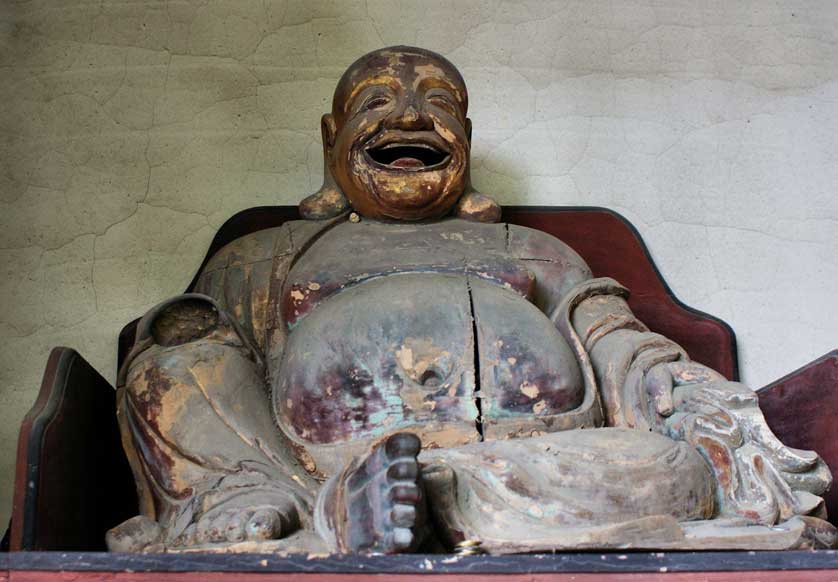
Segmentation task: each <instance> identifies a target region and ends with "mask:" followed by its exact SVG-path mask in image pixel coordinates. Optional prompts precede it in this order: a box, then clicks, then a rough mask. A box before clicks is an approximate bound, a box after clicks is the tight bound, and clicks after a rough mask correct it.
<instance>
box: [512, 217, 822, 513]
mask: <svg viewBox="0 0 838 582" xmlns="http://www.w3.org/2000/svg"><path fill="white" fill-rule="evenodd" d="M509 251H510V252H512V253H514V254H515V256H517V257H519V258H520V259H521V260H524V261H529V263H528V264H529V268H530V270H531V271H532V272H533V273H534V275H535V286H534V290H533V300H534V302H535V304H536V305H537V306H538V307H539V308H540V309H541V310H542V311H543V312H544V313H546V314H547V315H548V316H549V317H550V318H551V319H552V320H553V321H554V322H555V323H556V325H557V327H558V328H559V329H560V330H561V331H562V333H563V335H564V336H565V337H566V339H568V341H569V342H570V343H571V345H572V347H573V348H574V351H575V352H576V353H577V354H578V355H579V357H580V365H581V366H582V367H583V368H586V370H585V372H586V374H589V375H591V376H593V381H594V383H595V384H596V388H597V390H598V394H599V399H600V406H601V408H602V413H603V418H604V422H605V424H606V425H608V426H616V427H627V428H635V429H638V430H646V431H655V432H660V433H662V434H664V435H667V436H669V437H670V438H673V439H675V440H683V441H686V442H688V443H690V444H692V445H693V446H695V447H696V449H698V451H699V452H700V453H701V454H702V455H703V456H704V458H705V459H706V460H707V461H708V463H709V464H710V466H711V467H712V468H713V471H714V474H715V476H716V480H717V483H718V489H717V490H718V504H719V508H720V514H722V515H729V516H733V517H735V518H736V519H745V520H746V521H747V520H750V521H757V522H761V523H767V524H771V523H774V522H776V521H777V520H780V519H787V518H789V517H790V516H792V515H807V514H808V515H823V500H822V499H821V498H820V497H818V496H819V495H821V494H822V493H823V492H824V491H825V490H826V489H827V488H828V487H829V485H830V482H831V475H830V473H829V469H828V467H827V466H826V464H825V463H824V462H823V461H822V460H821V459H820V457H818V455H817V454H815V453H813V452H811V451H800V450H795V449H792V448H789V447H786V446H785V445H783V443H782V442H780V441H779V440H778V439H777V437H776V436H775V435H774V434H773V433H772V432H771V430H770V429H769V427H768V425H767V423H766V422H765V418H764V417H763V415H762V412H761V411H760V409H759V406H758V402H757V397H756V394H755V393H754V392H753V391H752V390H750V389H749V388H748V387H747V386H744V385H742V384H739V383H737V382H729V381H727V380H726V379H725V378H723V377H722V376H721V375H720V374H719V373H718V372H716V371H714V370H712V369H710V368H708V367H707V366H704V365H702V364H699V363H697V362H693V361H692V360H691V359H690V357H689V355H688V354H687V353H686V351H685V350H684V349H683V348H682V347H681V346H679V345H678V344H677V343H676V342H674V341H672V340H671V339H669V338H667V337H664V336H662V335H660V334H657V333H654V332H652V331H650V330H649V329H648V328H647V327H646V326H645V325H644V324H643V322H641V321H640V320H639V319H638V318H637V317H635V315H634V313H632V311H631V308H630V307H629V305H628V303H627V298H628V295H629V292H628V290H627V289H626V288H625V287H623V286H622V285H620V284H619V283H618V282H617V281H614V280H613V279H609V278H594V277H593V276H592V273H591V271H590V269H588V266H587V265H586V264H585V262H584V261H583V260H582V258H581V257H579V256H578V255H577V254H576V253H574V252H573V251H572V250H571V249H570V248H569V247H567V245H565V244H564V243H562V242H561V241H559V240H557V239H555V238H554V237H552V236H550V235H547V234H545V233H543V232H539V231H534V230H532V229H528V228H523V227H518V226H513V225H509Z"/></svg>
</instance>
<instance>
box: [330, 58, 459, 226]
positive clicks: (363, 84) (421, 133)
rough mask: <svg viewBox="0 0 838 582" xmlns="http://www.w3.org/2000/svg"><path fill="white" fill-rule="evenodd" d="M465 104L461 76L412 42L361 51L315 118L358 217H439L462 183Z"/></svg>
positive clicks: (339, 182) (335, 174)
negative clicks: (325, 110)
mask: <svg viewBox="0 0 838 582" xmlns="http://www.w3.org/2000/svg"><path fill="white" fill-rule="evenodd" d="M467 109H468V94H467V93H466V85H465V82H464V81H463V77H462V76H461V75H460V72H459V71H458V70H457V68H456V67H455V66H454V65H452V64H451V63H450V62H449V61H448V59H446V58H445V57H443V56H441V55H438V54H436V53H434V52H431V51H428V50H425V49H420V48H413V47H389V48H384V49H380V50H377V51H374V52H371V53H369V54H366V55H364V56H363V57H361V58H360V59H358V60H357V61H355V62H354V63H353V64H352V65H350V67H349V68H348V69H347V70H346V72H345V73H344V74H343V76H342V77H341V78H340V81H338V85H337V88H336V89H335V96H334V99H333V101H332V113H331V114H327V115H324V116H323V120H322V130H323V143H324V144H325V148H326V157H327V160H328V163H329V170H330V171H331V174H332V176H333V177H334V180H335V182H336V184H337V186H338V187H339V188H340V190H341V191H342V192H343V193H344V195H345V196H346V198H347V199H348V200H349V202H350V203H351V205H352V207H353V208H354V209H355V210H356V211H357V212H359V213H360V214H362V215H364V216H368V217H372V218H386V219H398V220H422V219H425V218H435V217H439V216H444V215H445V214H446V213H448V212H449V211H450V210H451V209H452V208H453V207H454V205H455V204H456V203H457V200H458V199H459V198H460V197H461V196H462V194H463V192H464V191H465V187H466V185H467V184H468V176H469V174H468V164H469V152H470V147H471V121H470V120H469V119H468V117H467V116H466V111H467Z"/></svg>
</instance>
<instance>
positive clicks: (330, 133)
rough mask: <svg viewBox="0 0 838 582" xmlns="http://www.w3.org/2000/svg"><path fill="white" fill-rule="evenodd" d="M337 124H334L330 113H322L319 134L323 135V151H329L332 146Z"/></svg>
mask: <svg viewBox="0 0 838 582" xmlns="http://www.w3.org/2000/svg"><path fill="white" fill-rule="evenodd" d="M337 132H338V130H337V126H336V125H335V118H334V117H332V114H331V113H324V114H323V117H321V118H320V134H321V135H322V137H323V151H324V152H329V153H331V151H332V147H334V145H335V136H336V135H337Z"/></svg>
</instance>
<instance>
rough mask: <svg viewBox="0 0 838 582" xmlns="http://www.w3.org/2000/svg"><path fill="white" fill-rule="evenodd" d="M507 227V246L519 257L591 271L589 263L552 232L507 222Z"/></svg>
mask: <svg viewBox="0 0 838 582" xmlns="http://www.w3.org/2000/svg"><path fill="white" fill-rule="evenodd" d="M506 228H507V232H508V238H507V248H508V249H509V252H511V253H513V254H514V255H515V256H517V257H518V258H522V259H534V260H542V261H552V262H561V263H564V264H565V265H567V266H569V267H574V268H577V269H580V270H582V271H587V272H590V269H589V268H588V264H587V263H586V262H585V260H584V259H583V258H582V257H580V256H579V253H577V252H576V251H574V250H573V249H572V248H571V247H570V246H569V245H568V244H567V243H565V242H563V241H561V240H560V239H558V238H556V237H555V236H553V235H552V234H549V233H546V232H544V231H542V230H538V229H535V228H530V227H528V226H520V225H518V224H507V225H506ZM589 276H590V275H589Z"/></svg>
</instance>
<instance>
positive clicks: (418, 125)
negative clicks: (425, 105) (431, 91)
mask: <svg viewBox="0 0 838 582" xmlns="http://www.w3.org/2000/svg"><path fill="white" fill-rule="evenodd" d="M387 121H388V122H389V123H387V126H388V127H389V128H391V129H404V130H410V131H419V130H430V129H433V128H434V120H433V119H431V118H430V116H429V115H428V114H427V113H425V112H424V111H422V110H421V109H420V108H419V107H416V104H414V103H408V104H407V105H406V106H405V107H404V108H402V109H398V110H396V111H394V112H393V115H391V116H390V117H389V119H388V120H387Z"/></svg>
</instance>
